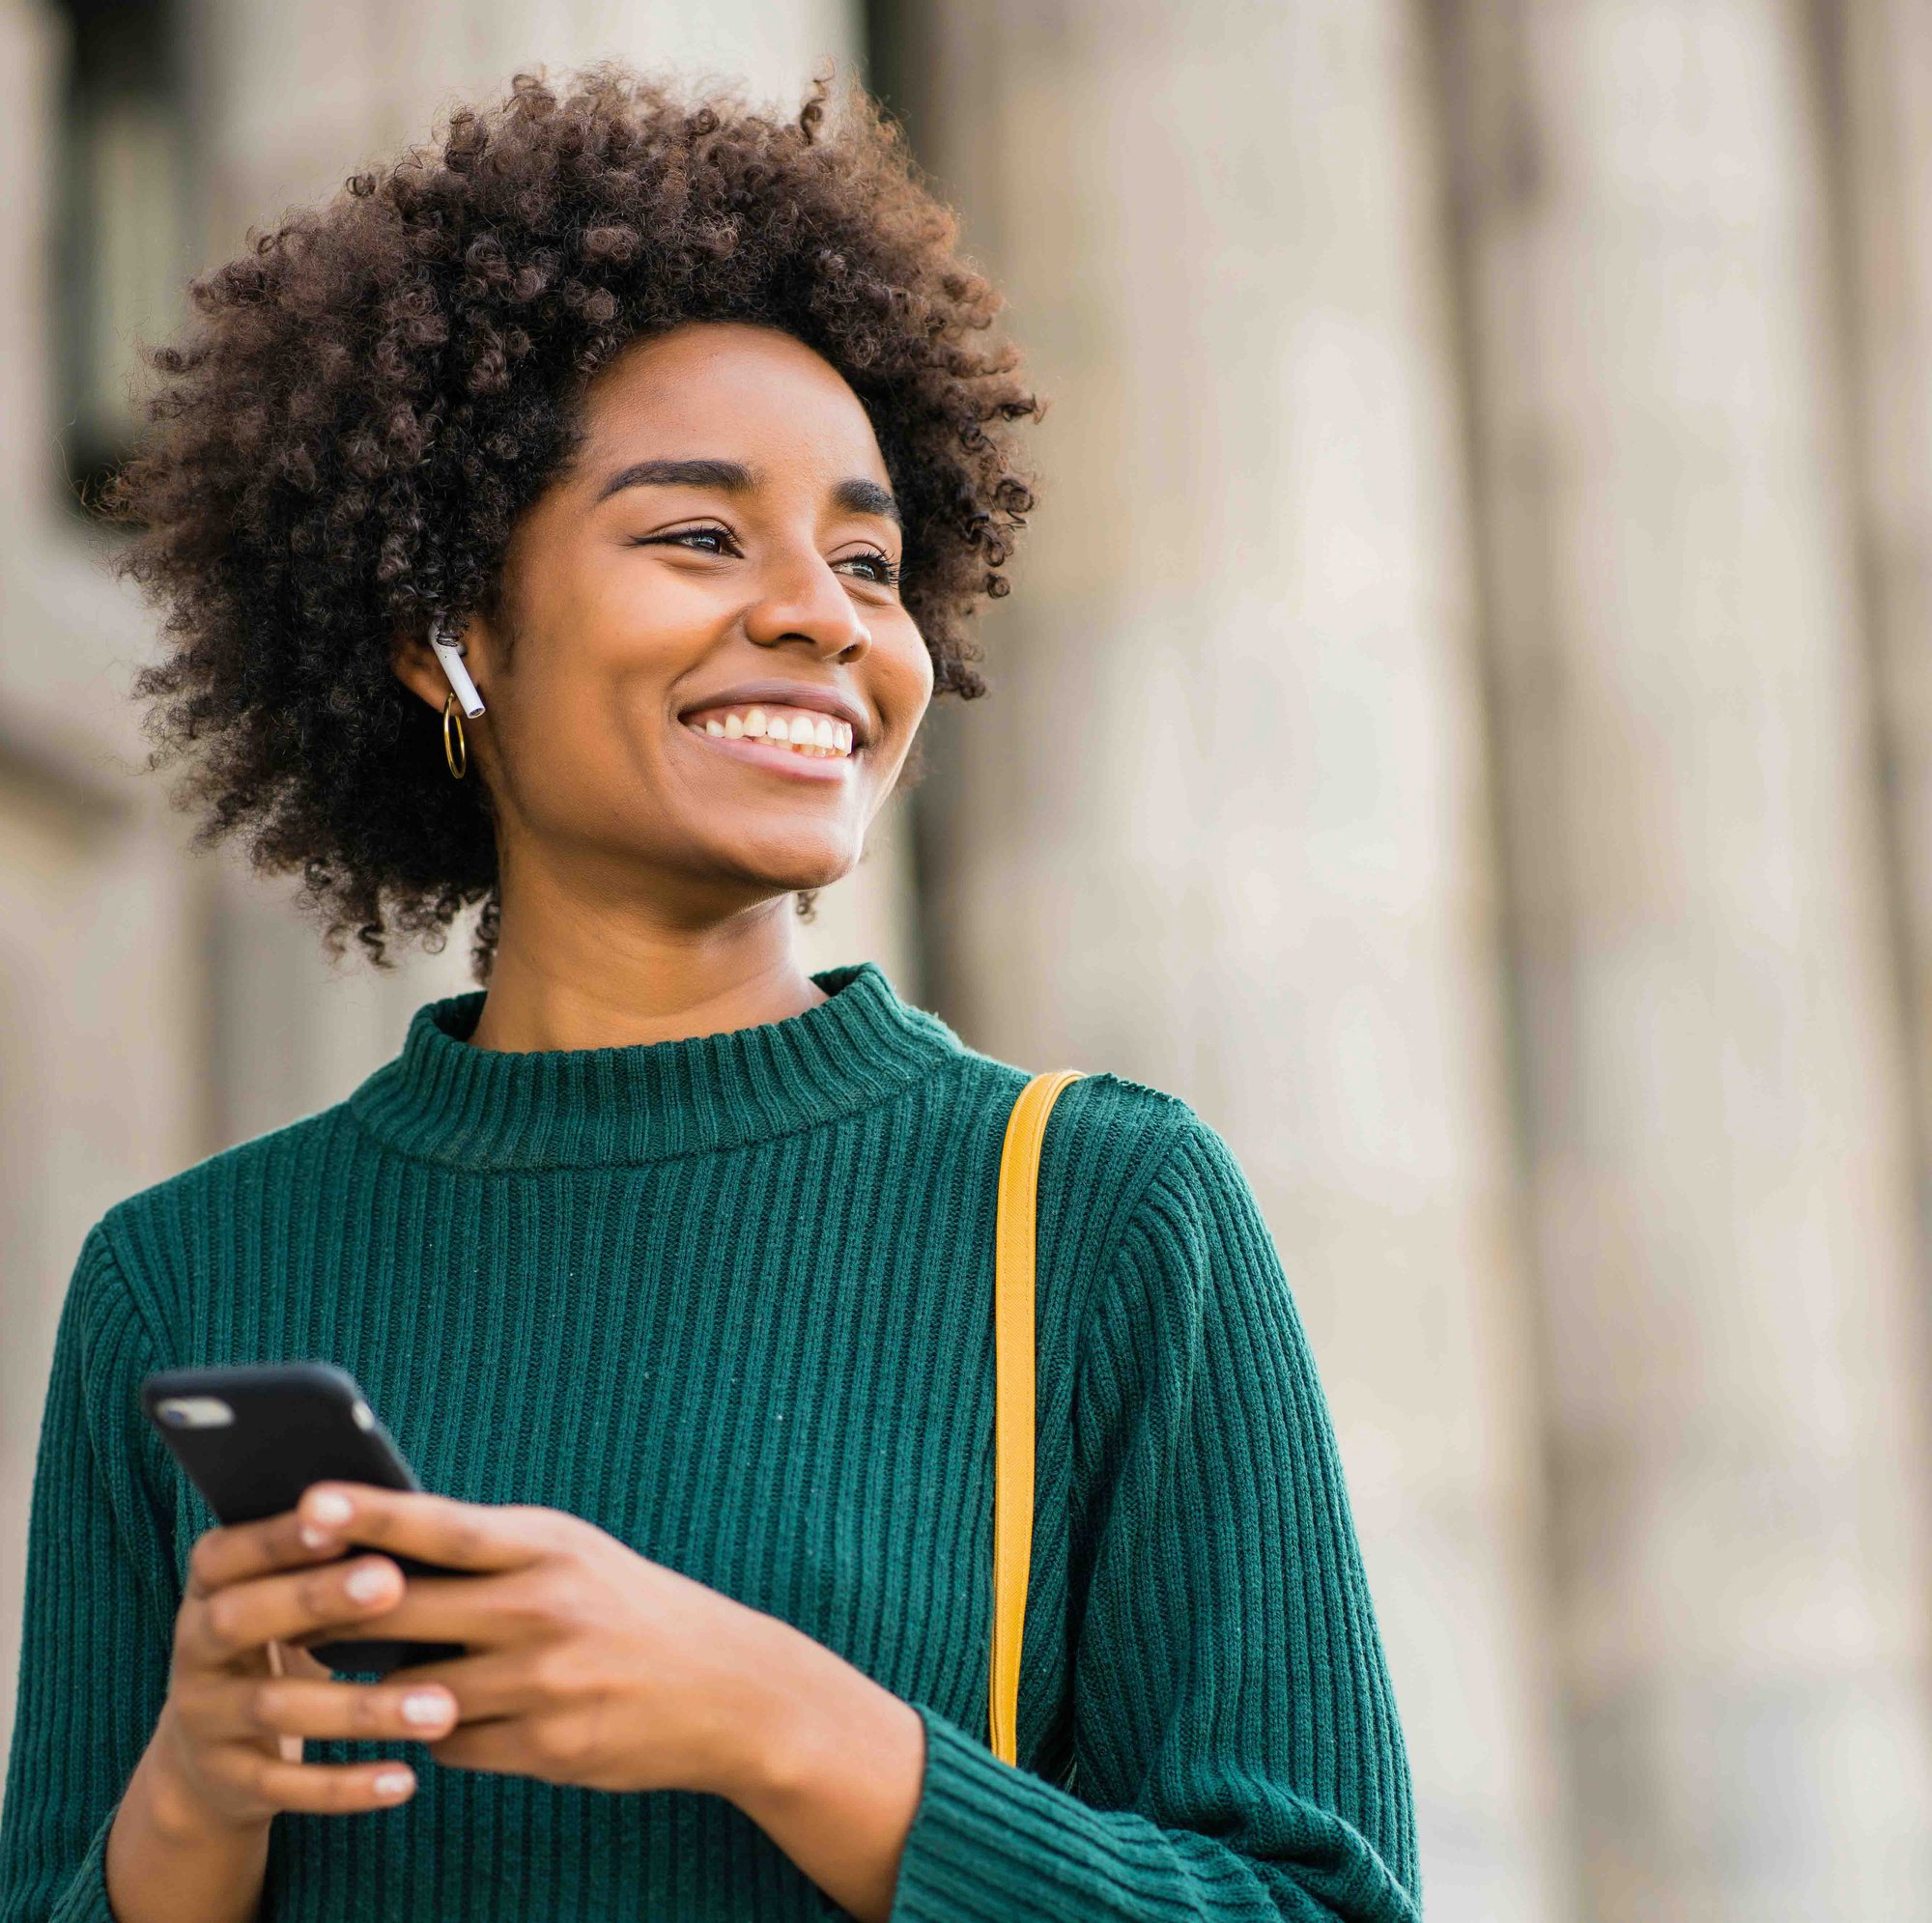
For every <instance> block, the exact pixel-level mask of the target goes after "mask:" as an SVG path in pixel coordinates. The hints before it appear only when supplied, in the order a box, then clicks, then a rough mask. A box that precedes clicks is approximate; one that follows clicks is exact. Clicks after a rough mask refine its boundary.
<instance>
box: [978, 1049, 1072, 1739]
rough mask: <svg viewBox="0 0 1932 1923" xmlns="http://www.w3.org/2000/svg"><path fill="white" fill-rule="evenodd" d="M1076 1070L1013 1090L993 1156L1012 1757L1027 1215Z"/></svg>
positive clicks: (1026, 1344) (1029, 1295)
mask: <svg viewBox="0 0 1932 1923" xmlns="http://www.w3.org/2000/svg"><path fill="white" fill-rule="evenodd" d="M1081 1072H1082V1071H1081V1070H1079V1069H1077V1068H1056V1069H1050V1070H1049V1071H1048V1072H1047V1073H1046V1074H1044V1075H1036V1076H1035V1077H1034V1078H1033V1080H1032V1081H1031V1082H1029V1083H1028V1084H1027V1085H1026V1087H1025V1088H1024V1089H1021V1090H1020V1095H1019V1099H1018V1100H1017V1101H1016V1102H1014V1104H1013V1112H1012V1114H1011V1115H1010V1116H1009V1117H1008V1119H1007V1139H1006V1145H1005V1146H1004V1147H1002V1149H1001V1150H1000V1208H999V1216H998V1219H997V1222H996V1225H995V1229H994V1237H993V1239H994V1248H995V1259H994V1269H993V1369H994V1375H993V1383H994V1442H993V1479H994V1480H993V1659H992V1669H991V1686H990V1688H989V1690H988V1695H987V1700H988V1703H989V1706H990V1707H989V1710H988V1717H989V1720H990V1723H991V1731H992V1733H991V1744H992V1750H993V1754H994V1755H995V1756H997V1757H999V1758H1000V1759H1001V1761H1002V1762H1006V1763H1013V1762H1016V1761H1017V1758H1018V1729H1017V1723H1018V1706H1019V1691H1020V1638H1021V1636H1022V1634H1023V1633H1024V1631H1025V1628H1026V1597H1027V1575H1028V1571H1029V1570H1030V1569H1031V1567H1032V1563H1033V1443H1034V1405H1033V1399H1034V1330H1033V1325H1034V1254H1035V1243H1034V1213H1035V1208H1036V1204H1037V1202H1038V1199H1039V1151H1040V1146H1041V1145H1042V1144H1043V1143H1044V1142H1045V1140H1046V1118H1047V1117H1048V1116H1049V1115H1050V1114H1051V1113H1052V1111H1053V1105H1054V1103H1055V1102H1057V1101H1058V1100H1059V1099H1060V1097H1061V1094H1062V1092H1063V1091H1064V1090H1065V1089H1066V1088H1067V1087H1068V1085H1069V1084H1071V1083H1074V1082H1077V1081H1079V1079H1080V1076H1081Z"/></svg>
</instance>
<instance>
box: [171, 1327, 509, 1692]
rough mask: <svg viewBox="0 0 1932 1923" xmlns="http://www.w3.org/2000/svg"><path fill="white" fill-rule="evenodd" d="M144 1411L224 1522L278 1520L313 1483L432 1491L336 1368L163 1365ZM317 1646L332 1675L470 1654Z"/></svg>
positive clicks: (394, 1646) (395, 1643)
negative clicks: (416, 1473) (174, 1366)
mask: <svg viewBox="0 0 1932 1923" xmlns="http://www.w3.org/2000/svg"><path fill="white" fill-rule="evenodd" d="M141 1407H142V1410H143V1411H144V1412H145V1414H146V1415H147V1418H148V1420H149V1421H150V1422H151V1423H153V1424H154V1426H155V1428H156V1429H158V1430H159V1431H160V1436H161V1440H162V1441H163V1442H165V1443H166V1444H167V1446H168V1448H169V1449H170V1450H171V1451H172V1452H173V1455H174V1458H175V1460H176V1461H177V1462H179V1463H180V1464H181V1466H182V1468H183V1470H184V1471H185V1473H186V1475H187V1478H188V1480H189V1482H191V1483H192V1484H193V1485H195V1487H196V1488H198V1489H199V1490H200V1491H201V1493H202V1495H203V1496H204V1497H205V1498H206V1500H207V1502H208V1506H209V1508H210V1509H212V1510H213V1512H214V1513H215V1515H216V1517H217V1518H218V1519H219V1520H220V1521H221V1523H222V1524H223V1525H224V1526H226V1525H228V1524H232V1523H238V1522H259V1521H261V1520H262V1519H263V1518H264V1517H265V1516H270V1515H280V1514H281V1513H283V1512H284V1511H285V1510H291V1509H294V1508H295V1506H296V1504H297V1503H298V1502H299V1501H300V1499H301V1493H302V1491H303V1490H304V1489H305V1488H307V1487H308V1485H310V1484H311V1483H325V1482H330V1483H373V1484H375V1485H377V1486H378V1487H379V1488H385V1489H420V1488H421V1487H422V1485H421V1484H420V1483H419V1482H417V1481H416V1479H415V1474H414V1472H413V1471H412V1469H411V1467H410V1465H409V1464H408V1463H407V1462H406V1461H404V1459H403V1456H402V1452H401V1451H400V1450H399V1449H398V1448H397V1447H396V1445H395V1441H394V1439H393V1438H392V1437H391V1436H390V1434H389V1432H388V1430H387V1429H385V1428H384V1427H383V1425H382V1424H381V1423H380V1422H379V1421H378V1420H377V1419H376V1412H375V1411H374V1410H373V1409H371V1408H370V1406H369V1401H368V1398H367V1397H365V1396H364V1395H363V1393H362V1390H361V1387H360V1385H359V1384H358V1383H357V1382H356V1380H355V1376H353V1375H351V1374H350V1373H349V1372H348V1371H347V1370H346V1369H338V1368H336V1366H335V1365H334V1364H333V1363H329V1362H280V1363H266V1364H263V1365H261V1366H260V1367H256V1368H245V1369H169V1370H162V1371H160V1372H157V1373H156V1374H153V1375H149V1376H146V1377H144V1378H143V1380H142V1383H141ZM347 1546H348V1547H349V1548H351V1549H354V1548H355V1546H356V1545H355V1542H354V1541H351V1542H350V1543H349V1544H348V1545H347ZM367 1546H370V1547H374V1546H376V1545H374V1544H370V1545H367ZM380 1553H381V1554H383V1555H385V1556H388V1557H389V1558H390V1559H391V1560H392V1561H393V1562H394V1563H395V1564H396V1566H397V1568H398V1569H400V1570H402V1572H403V1574H404V1575H405V1576H412V1575H463V1574H469V1573H472V1572H471V1571H469V1570H449V1569H443V1568H439V1567H438V1566H437V1565H436V1564H434V1563H425V1562H422V1561H420V1560H418V1559H417V1558H416V1557H414V1556H403V1555H398V1554H397V1553H396V1552H395V1551H394V1550H393V1549H383V1550H381V1551H380ZM307 1648H308V1653H309V1654H310V1655H312V1656H314V1657H315V1659H316V1660H317V1661H318V1662H321V1663H326V1664H327V1666H328V1667H329V1668H330V1669H337V1670H354V1671H357V1672H368V1673H371V1674H374V1675H380V1676H386V1675H387V1674H388V1673H389V1672H390V1671H391V1670H394V1669H408V1668H410V1667H411V1666H412V1665H413V1664H416V1663H423V1662H441V1661H445V1660H447V1659H449V1658H451V1657H454V1656H460V1655H462V1654H465V1653H466V1646H465V1645H464V1644H462V1643H426V1642H412V1641H409V1640H408V1639H406V1638H402V1637H383V1636H370V1637H355V1638H349V1637H344V1638H340V1639H338V1640H335V1641H332V1642H326V1643H312V1644H309V1645H307Z"/></svg>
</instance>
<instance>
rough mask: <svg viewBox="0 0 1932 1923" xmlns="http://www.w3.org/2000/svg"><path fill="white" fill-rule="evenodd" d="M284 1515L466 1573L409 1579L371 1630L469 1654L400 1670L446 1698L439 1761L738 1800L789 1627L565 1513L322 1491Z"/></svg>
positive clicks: (387, 1493) (333, 1536)
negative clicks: (447, 1715)
mask: <svg viewBox="0 0 1932 1923" xmlns="http://www.w3.org/2000/svg"><path fill="white" fill-rule="evenodd" d="M295 1513H296V1515H297V1516H298V1517H299V1519H300V1520H301V1521H302V1522H304V1523H308V1524H312V1525H314V1526H315V1527H317V1528H320V1529H322V1530H325V1531H327V1539H326V1540H327V1541H328V1542H330V1543H331V1544H333V1545H334V1546H336V1547H340V1546H341V1545H343V1544H345V1543H348V1542H352V1541H353V1542H355V1543H356V1544H357V1545H359V1546H362V1547H367V1548H372V1549H387V1550H392V1551H394V1552H396V1553H397V1554H400V1555H406V1556H413V1557H418V1558H420V1559H421V1560H422V1561H424V1562H426V1563H436V1564H440V1565H443V1566H444V1567H447V1568H449V1569H453V1570H469V1571H473V1572H474V1573H469V1574H463V1575H431V1576H425V1575H411V1576H410V1578H409V1580H408V1583H407V1585H406V1586H405V1585H399V1587H400V1589H401V1598H400V1600H398V1601H396V1602H395V1604H394V1606H393V1607H390V1608H386V1609H384V1610H382V1611H381V1612H380V1613H379V1615H378V1616H377V1618H376V1622H377V1626H379V1627H380V1631H381V1633H382V1634H383V1635H384V1636H404V1637H410V1638H412V1639H416V1640H421V1641H426V1642H457V1643H462V1644H463V1645H465V1647H466V1650H467V1652H468V1653H467V1654H464V1655H462V1656H460V1657H455V1658H452V1659H450V1660H448V1661H443V1662H435V1663H425V1664H422V1665H419V1666H417V1667H413V1668H411V1669H409V1670H408V1671H398V1672H397V1674H398V1676H399V1677H401V1676H407V1677H408V1679H409V1683H408V1686H410V1687H423V1686H428V1685H440V1687H442V1688H445V1689H447V1690H448V1691H449V1693H450V1694H451V1695H452V1696H454V1698H455V1699H456V1703H457V1706H458V1717H459V1727H457V1728H456V1729H455V1730H454V1731H453V1732H451V1733H450V1734H449V1735H447V1736H444V1737H442V1739H440V1741H433V1742H431V1744H430V1754H431V1755H432V1756H434V1757H435V1758H436V1760H437V1761H438V1762H439V1763H441V1764H445V1765H447V1766H449V1767H454V1768H461V1769H481V1770H487V1771H492V1772H496V1773H500V1774H514V1775H521V1776H536V1777H541V1778H542V1779H544V1780H545V1781H547V1782H552V1783H571V1784H577V1785H581V1786H582V1787H585V1788H589V1789H599V1790H658V1789H681V1790H708V1791H711V1792H713V1793H715V1794H717V1795H720V1796H731V1797H734V1798H736V1797H738V1796H742V1795H743V1794H744V1793H745V1791H746V1789H747V1787H748V1784H749V1782H750V1780H751V1773H752V1771H753V1767H754V1766H755V1763H756V1760H757V1749H756V1735H757V1731H758V1729H759V1722H760V1712H761V1710H762V1707H763V1705H762V1703H761V1701H760V1696H759V1691H760V1689H761V1688H762V1686H763V1679H764V1678H765V1676H766V1675H767V1673H768V1672H769V1670H770V1668H771V1656H772V1652H773V1648H774V1638H775V1637H777V1636H780V1635H785V1634H789V1635H790V1636H792V1637H793V1638H794V1639H797V1632H796V1631H792V1630H790V1628H789V1626H788V1625H783V1624H781V1623H779V1622H778V1620H777V1619H776V1618H773V1617H770V1616H766V1615H763V1614H761V1613H760V1612H759V1611H757V1610H755V1609H752V1608H749V1607H747V1606H746V1605H745V1604H743V1603H740V1602H737V1601H734V1600H733V1599H732V1598H729V1597H727V1596H725V1595H723V1594H721V1593H720V1592H719V1591H717V1590H714V1589H709V1588H707V1587H706V1586H705V1585H704V1584H702V1583H699V1582H695V1581H693V1580H692V1579H691V1578H690V1577H689V1576H684V1575H680V1574H679V1573H678V1572H677V1571H676V1570H670V1569H667V1568H666V1567H665V1566H664V1565H663V1564H661V1563H653V1562H650V1561H648V1560H647V1559H646V1558H644V1557H642V1556H640V1555H639V1554H638V1553H637V1552H636V1551H635V1550H633V1549H631V1548H629V1547H627V1546H626V1545H625V1544H624V1543H622V1542H620V1541H617V1540H616V1538H615V1537H613V1536H611V1535H609V1534H607V1533H606V1532H605V1531H604V1530H602V1529H599V1528H598V1527H597V1526H596V1525H595V1524H594V1523H590V1522H585V1521H584V1520H582V1518H581V1517H579V1516H575V1515H570V1514H568V1513H564V1512H563V1511H560V1510H553V1509H541V1508H535V1507H502V1506H491V1505H483V1504H474V1503H463V1502H456V1501H453V1500H451V1499H450V1498H448V1497H445V1496H438V1495H429V1494H426V1493H421V1492H417V1491H413V1490H408V1491H406V1490H396V1489H383V1488H376V1487H374V1486H372V1485H367V1484H361V1483H327V1484H323V1483H318V1484H316V1485H313V1486H312V1487H310V1488H309V1489H308V1490H306V1491H305V1492H304V1494H303V1496H302V1500H301V1503H300V1505H299V1506H298V1509H297V1511H296V1512H295ZM388 1567H390V1568H392V1569H393V1567H394V1566H393V1565H389V1566H388ZM397 1573H398V1575H400V1571H398V1572H397ZM315 1640H323V1638H321V1637H317V1638H315ZM416 1734H420V1732H417V1733H416Z"/></svg>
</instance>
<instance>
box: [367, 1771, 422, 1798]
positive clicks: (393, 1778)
mask: <svg viewBox="0 0 1932 1923" xmlns="http://www.w3.org/2000/svg"><path fill="white" fill-rule="evenodd" d="M413 1780H414V1779H413V1778H412V1776H411V1775H410V1772H409V1771H408V1770H407V1769H384V1771H383V1773H382V1774H381V1775H380V1776H378V1777H377V1778H376V1794H377V1795H378V1796H402V1795H403V1794H404V1793H405V1792H406V1791H407V1790H408V1789H409V1787H410V1784H411V1783H412V1781H413Z"/></svg>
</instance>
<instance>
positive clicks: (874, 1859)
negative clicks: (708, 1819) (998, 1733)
mask: <svg viewBox="0 0 1932 1923" xmlns="http://www.w3.org/2000/svg"><path fill="white" fill-rule="evenodd" d="M758 1654H759V1655H760V1657H761V1658H762V1659H761V1660H760V1661H759V1662H758V1663H757V1664H756V1667H755V1669H754V1670H753V1671H752V1672H750V1673H749V1675H748V1683H749V1688H748V1694H747V1698H746V1701H745V1702H744V1704H743V1705H742V1706H741V1707H740V1710H739V1712H738V1714H737V1716H736V1717H735V1719H734V1722H735V1731H736V1739H735V1741H734V1742H733V1744H732V1745H731V1746H730V1748H729V1752H728V1755H727V1757H726V1760H725V1767H724V1769H723V1771H722V1773H721V1780H720V1783H719V1793H720V1794H721V1795H723V1796H726V1797H728V1798H729V1800H730V1801H732V1802H734V1803H735V1804H736V1805H737V1806H738V1807H739V1809H741V1810H742V1811H743V1812H744V1813H745V1814H746V1815H747V1816H749V1817H750V1818H751V1819H752V1821H753V1823H755V1824H757V1825H758V1826H759V1828H761V1829H762V1830H764V1832H765V1833H766V1834H767V1835H768V1836H769V1837H770V1838H771V1839H772V1841H773V1842H774V1843H776V1844H777V1845H778V1846H779V1848H780V1849H781V1850H782V1851H783V1852H785V1854H786V1855H788V1856H789V1857H791V1859H792V1860H793V1862H795V1863H796V1864H797V1865H798V1866H799V1868H800V1869H802V1870H803V1871H804V1872H805V1873H806V1875H807V1876H809V1877H810V1878H811V1880H812V1881H814V1882H815V1883H817V1884H818V1886H819V1887H820V1888H821V1889H823V1890H824V1891H825V1892H826V1893H827V1894H828V1895H829V1896H831V1897H832V1898H833V1899H834V1900H835V1901H836V1902H838V1903H839V1904H840V1905H842V1906H843V1907H844V1908H845V1909H848V1910H850V1911H851V1912H852V1914H853V1915H855V1916H857V1917H859V1918H861V1919H862V1920H863V1923H871V1919H880V1918H883V1917H885V1916H886V1915H887V1914H888V1913H889V1912H890V1910H891V1909H892V1901H893V1890H894V1888H895V1884H896V1882H897V1880H898V1865H899V1857H900V1855H901V1854H902V1853H903V1851H904V1847H905V1840H906V1836H907V1834H908V1833H909V1831H910V1830H911V1827H912V1822H913V1818H914V1816H915V1815H916V1813H917V1811H918V1808H919V1800H920V1796H921V1794H922V1791H923V1785H924V1776H925V1726H924V1724H923V1721H922V1720H921V1717H920V1713H919V1711H917V1710H915V1709H914V1708H913V1707H912V1705H911V1704H910V1703H907V1702H905V1701H904V1700H903V1699H902V1698H900V1697H897V1696H895V1695H894V1694H893V1693H892V1691H891V1690H890V1689H887V1688H885V1687H884V1686H883V1685H882V1684H880V1683H875V1682H874V1681H873V1680H872V1679H871V1678H870V1677H869V1676H867V1675H866V1673H865V1672H864V1671H863V1670H860V1669H857V1668H855V1667H854V1666H853V1665H852V1664H851V1663H849V1662H847V1661H846V1660H845V1659H844V1658H843V1657H842V1656H840V1655H838V1654H837V1653H836V1652H835V1651H832V1650H829V1649H827V1648H826V1647H825V1646H824V1645H823V1644H822V1643H817V1642H814V1641H812V1639H811V1638H810V1636H808V1635H806V1634H805V1633H804V1632H803V1631H802V1630H799V1629H795V1628H793V1627H792V1626H790V1625H789V1624H786V1623H783V1622H780V1621H778V1620H777V1619H773V1620H772V1626H771V1629H770V1631H769V1632H768V1639H767V1641H766V1644H765V1647H764V1648H763V1649H762V1650H761V1651H760V1652H759V1653H758Z"/></svg>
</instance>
